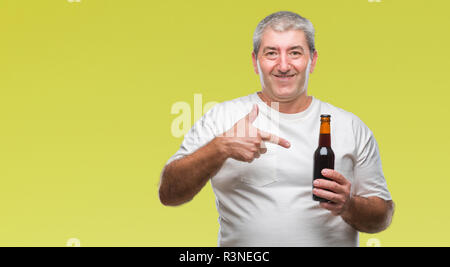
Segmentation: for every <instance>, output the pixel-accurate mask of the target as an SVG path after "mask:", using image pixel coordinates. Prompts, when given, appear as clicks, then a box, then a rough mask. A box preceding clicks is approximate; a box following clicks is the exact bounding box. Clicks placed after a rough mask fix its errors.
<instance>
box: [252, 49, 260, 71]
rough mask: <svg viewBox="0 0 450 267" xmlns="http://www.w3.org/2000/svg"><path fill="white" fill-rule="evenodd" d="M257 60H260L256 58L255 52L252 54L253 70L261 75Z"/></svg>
mask: <svg viewBox="0 0 450 267" xmlns="http://www.w3.org/2000/svg"><path fill="white" fill-rule="evenodd" d="M257 60H258V59H257V58H256V55H255V52H252V61H253V69H254V70H255V73H256V74H257V75H259V72H258V63H257Z"/></svg>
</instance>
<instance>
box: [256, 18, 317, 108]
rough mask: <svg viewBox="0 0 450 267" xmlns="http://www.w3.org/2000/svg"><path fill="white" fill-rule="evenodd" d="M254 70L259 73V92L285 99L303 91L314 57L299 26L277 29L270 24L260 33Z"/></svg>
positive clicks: (280, 99)
mask: <svg viewBox="0 0 450 267" xmlns="http://www.w3.org/2000/svg"><path fill="white" fill-rule="evenodd" d="M252 56H253V66H254V68H255V72H256V73H257V74H258V75H260V78H261V85H262V89H263V92H264V93H265V94H267V95H268V96H269V97H270V98H272V100H276V101H280V102H283V101H289V100H292V99H295V98H297V97H299V96H300V95H301V94H303V93H305V92H306V87H307V83H308V78H309V73H312V71H313V70H314V66H315V64H316V60H317V52H315V53H314V57H313V58H312V59H311V56H310V51H309V47H308V42H307V40H306V36H305V34H304V32H303V31H302V30H288V31H285V32H277V31H274V30H272V29H271V28H270V27H269V28H267V29H266V30H265V31H264V32H263V35H262V38H261V45H260V48H259V51H258V56H257V58H256V57H255V54H254V53H253V54H252Z"/></svg>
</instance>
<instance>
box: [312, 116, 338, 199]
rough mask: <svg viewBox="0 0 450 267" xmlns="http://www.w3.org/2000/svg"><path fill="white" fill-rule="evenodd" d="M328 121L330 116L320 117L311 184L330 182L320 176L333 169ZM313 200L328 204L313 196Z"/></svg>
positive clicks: (332, 153)
mask: <svg viewBox="0 0 450 267" xmlns="http://www.w3.org/2000/svg"><path fill="white" fill-rule="evenodd" d="M330 119H331V115H326V114H322V115H320V135H319V146H318V147H317V149H316V151H315V152H314V174H313V182H314V180H315V179H326V180H330V179H328V178H326V177H324V176H323V175H322V170H323V169H334V152H333V150H332V149H331V135H330V134H331V131H330ZM313 188H314V186H313ZM313 200H315V201H320V202H328V200H326V199H324V198H321V197H317V196H315V195H314V194H313Z"/></svg>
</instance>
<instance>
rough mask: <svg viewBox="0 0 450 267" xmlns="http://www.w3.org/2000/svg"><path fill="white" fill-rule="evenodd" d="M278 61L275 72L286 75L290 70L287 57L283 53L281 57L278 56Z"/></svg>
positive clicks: (290, 66)
mask: <svg viewBox="0 0 450 267" xmlns="http://www.w3.org/2000/svg"><path fill="white" fill-rule="evenodd" d="M278 59H279V62H278V66H277V70H278V71H279V72H280V73H288V72H289V71H290V70H291V68H292V65H291V62H290V59H289V57H288V56H287V55H286V54H285V53H283V54H282V55H280V57H279V58H278Z"/></svg>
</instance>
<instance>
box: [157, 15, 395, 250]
mask: <svg viewBox="0 0 450 267" xmlns="http://www.w3.org/2000/svg"><path fill="white" fill-rule="evenodd" d="M317 58H318V53H317V51H316V49H315V46H314V28H313V25H312V24H311V22H310V21H309V20H307V19H306V18H303V17H301V16H300V15H298V14H296V13H293V12H288V11H280V12H277V13H274V14H271V15H269V16H267V17H266V18H264V19H263V20H262V21H261V22H260V23H259V24H258V26H257V28H256V30H255V33H254V36H253V52H252V59H253V66H254V70H255V72H256V74H257V75H259V77H260V81H261V87H262V90H261V91H260V92H255V93H253V94H250V95H247V96H243V97H240V98H237V99H233V100H230V101H226V102H223V103H220V104H217V105H216V106H214V107H213V108H212V109H211V110H209V111H208V112H207V113H206V114H205V115H204V116H203V117H202V118H201V119H200V120H199V121H197V122H196V123H195V124H194V126H193V127H192V128H191V130H190V131H189V132H188V133H187V134H186V135H185V137H184V140H183V142H182V144H181V146H180V149H179V150H178V151H177V152H176V153H175V154H174V155H173V156H172V157H171V158H170V159H169V160H168V162H167V164H166V165H165V167H164V169H163V171H162V174H161V182H160V187H159V196H160V200H161V202H162V203H163V204H164V205H168V206H177V205H180V204H183V203H186V202H188V201H190V200H191V199H193V197H194V196H195V195H196V194H197V193H198V192H199V191H200V190H201V189H202V188H203V186H204V185H205V184H206V183H207V182H208V181H209V180H211V185H212V187H213V190H214V193H215V195H216V206H217V210H218V213H219V223H220V230H219V237H218V245H219V246H357V245H358V242H359V241H358V232H359V231H360V232H368V233H375V232H379V231H382V230H384V229H386V228H387V227H388V226H389V224H390V223H391V219H392V214H393V210H394V208H393V202H392V198H391V195H390V193H389V191H388V189H387V184H386V181H385V178H384V174H383V171H382V166H381V160H380V155H379V150H378V145H377V142H376V140H375V138H374V135H373V133H372V131H371V130H370V129H369V128H368V127H367V126H366V125H365V124H364V123H363V122H362V121H361V120H360V119H359V118H358V117H357V116H355V115H354V114H352V113H350V112H347V111H344V110H342V109H340V108H337V107H335V106H333V105H331V104H329V103H325V102H322V101H320V100H319V99H317V98H315V97H313V96H308V94H307V85H308V78H309V74H310V73H313V71H314V68H315V66H316V63H317ZM321 114H330V115H331V117H332V124H331V136H332V137H331V143H332V146H333V150H334V153H335V170H330V169H324V170H323V171H322V174H323V175H324V176H325V177H327V178H329V179H330V180H326V179H317V180H316V181H315V182H314V189H313V187H312V179H313V177H312V173H313V154H314V151H315V149H316V148H317V144H318V136H319V128H320V127H319V126H320V115H321ZM312 194H314V195H316V196H319V197H322V198H325V199H327V200H329V201H328V202H321V203H320V202H316V201H313V200H312Z"/></svg>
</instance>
